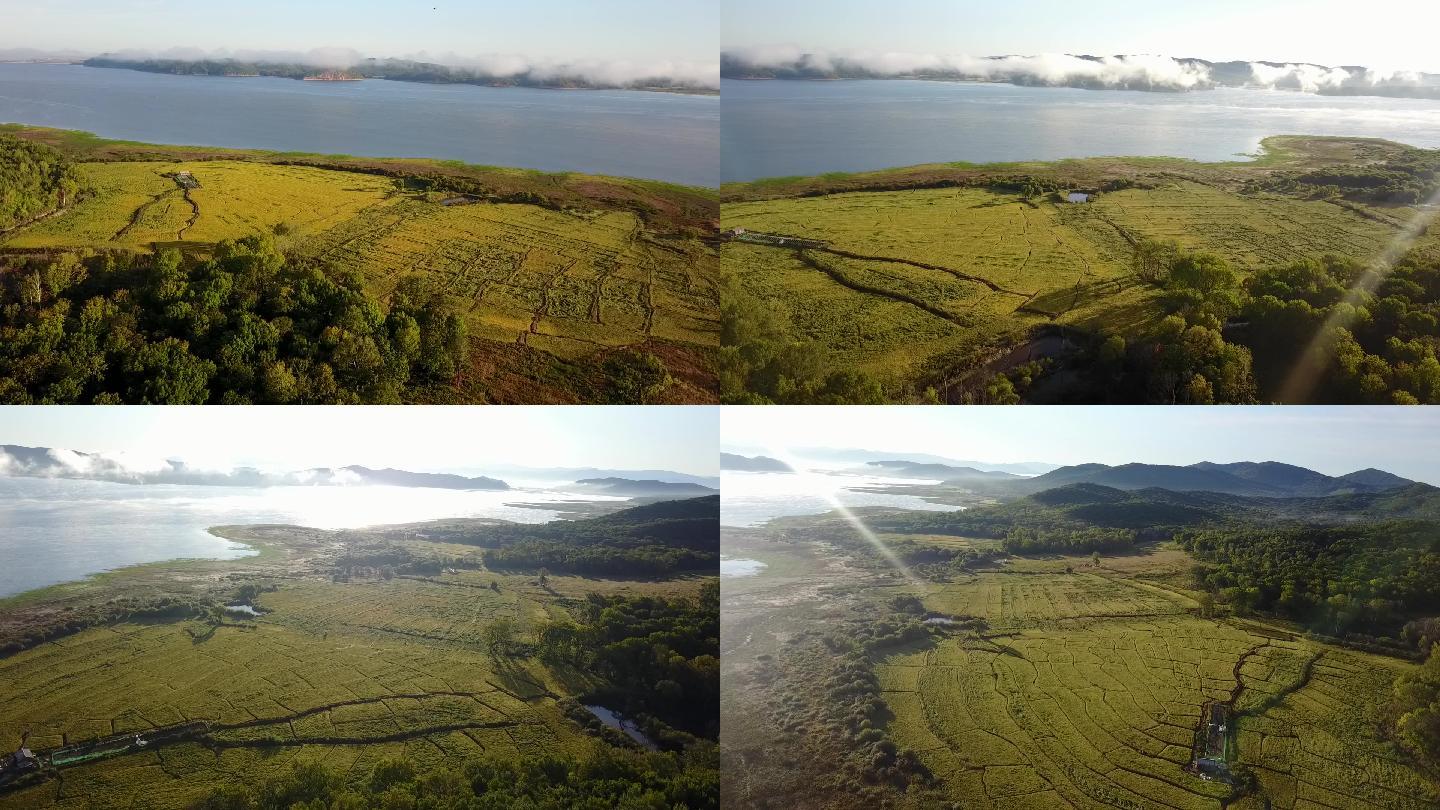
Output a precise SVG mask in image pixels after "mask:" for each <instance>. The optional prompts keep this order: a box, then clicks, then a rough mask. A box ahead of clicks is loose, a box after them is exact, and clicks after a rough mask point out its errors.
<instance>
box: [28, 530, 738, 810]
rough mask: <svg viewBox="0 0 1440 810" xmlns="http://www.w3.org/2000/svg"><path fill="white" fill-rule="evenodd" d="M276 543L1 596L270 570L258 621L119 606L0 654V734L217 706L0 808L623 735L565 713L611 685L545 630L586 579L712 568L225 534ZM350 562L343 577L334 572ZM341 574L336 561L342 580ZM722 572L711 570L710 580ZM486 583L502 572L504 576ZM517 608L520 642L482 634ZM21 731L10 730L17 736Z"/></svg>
mask: <svg viewBox="0 0 1440 810" xmlns="http://www.w3.org/2000/svg"><path fill="white" fill-rule="evenodd" d="M226 533H227V535H229V536H233V537H237V538H241V539H244V540H245V541H246V542H251V543H255V544H256V545H259V546H261V547H262V548H263V550H264V553H262V554H261V555H259V556H257V557H252V558H246V559H243V560H235V561H228V562H192V563H187V562H176V563H162V564H157V565H151V566H142V567H139V568H136V569H126V570H122V571H120V572H117V573H114V574H109V575H105V576H102V577H98V578H95V579H92V580H87V581H84V582H79V583H71V584H67V585H61V586H56V587H53V588H49V589H45V590H43V591H38V592H34V593H31V594H26V595H23V596H21V597H15V598H11V599H8V600H5V601H4V602H3V603H0V616H3V618H4V620H5V621H4V624H5V625H6V629H13V628H14V627H15V626H17V625H19V624H21V623H23V622H25V621H31V622H34V621H38V620H39V619H40V618H43V617H45V616H52V615H55V614H70V613H71V612H72V611H80V610H83V608H84V607H85V606H87V605H93V604H103V603H105V602H107V601H108V600H113V599H116V598H124V597H128V596H136V595H143V596H154V595H157V594H163V593H188V594H198V595H199V597H200V598H202V599H214V600H217V601H224V599H225V598H226V596H225V595H226V594H228V593H231V592H233V591H234V589H235V588H236V587H238V586H239V585H240V584H243V583H247V582H253V583H264V584H266V585H274V586H276V589H275V590H273V591H270V592H265V593H262V594H261V595H260V596H259V597H258V598H257V599H256V600H255V601H254V604H255V605H256V606H257V607H259V608H261V609H262V610H263V611H265V612H264V613H263V615H261V616H259V617H258V618H248V617H233V616H232V617H230V618H227V619H226V620H225V621H223V622H221V623H219V624H218V625H217V624H216V623H215V622H213V621H205V620H202V619H198V618H188V619H167V620H155V621H125V622H121V623H117V624H108V625H103V626H96V627H92V628H90V629H84V630H81V631H79V632H76V633H73V634H69V635H64V636H62V637H59V638H56V639H55V640H53V641H51V642H48V643H44V644H41V645H39V646H34V647H31V648H29V649H26V650H24V651H22V652H19V653H16V654H13V655H9V656H7V657H0V684H3V685H4V689H3V690H0V692H3V694H0V739H4V740H7V741H16V740H19V739H20V736H21V734H22V733H24V732H26V731H28V732H30V734H31V736H30V739H29V744H30V747H31V748H33V749H36V750H42V749H52V748H55V747H58V746H62V745H73V744H76V743H79V742H83V741H86V740H90V739H94V738H97V737H105V736H109V735H113V734H123V733H127V732H145V731H147V730H151V729H156V728H163V727H166V726H172V725H175V724H180V723H188V722H192V721H203V722H205V723H207V724H208V725H209V734H208V735H207V736H206V737H205V738H204V739H201V740H195V741H188V742H179V743H174V744H165V745H157V746H154V747H153V748H151V749H148V750H138V751H132V752H130V753H128V754H124V755H121V756H116V757H112V758H109V759H104V760H100V761H97V762H93V763H90V764H83V765H78V766H74V767H67V768H64V769H62V770H60V771H59V773H58V776H59V778H52V779H50V780H47V781H44V782H41V783H40V784H37V785H34V786H31V787H27V788H23V789H20V790H18V791H13V792H4V793H0V807H6V808H11V807H13V808H21V807H37V806H46V807H77V808H79V807H96V806H106V807H116V806H146V807H157V808H158V807H188V806H191V805H192V804H193V803H194V802H196V801H197V800H199V799H201V798H203V797H204V796H206V795H208V794H209V793H210V792H211V791H212V790H214V789H216V788H220V787H224V786H227V785H255V784H258V783H260V782H262V781H264V780H265V779H268V778H273V777H276V776H279V775H283V774H285V773H288V772H289V770H290V768H291V767H292V766H293V765H294V764H296V763H309V762H319V763H323V764H324V765H326V766H327V767H329V768H331V769H332V770H334V771H337V772H338V773H340V774H342V775H344V774H348V775H351V776H352V777H353V778H363V777H364V775H365V774H366V773H368V771H369V770H370V769H371V768H373V767H374V766H375V765H376V764H377V763H378V762H380V761H381V760H383V759H385V758H387V757H392V756H404V757H406V758H407V759H409V760H411V761H413V762H415V763H417V765H419V766H420V767H421V768H431V767H441V766H443V767H447V768H453V767H455V766H456V765H457V763H459V762H462V761H464V760H466V759H470V758H475V757H478V756H481V755H493V756H496V757H500V758H502V759H509V760H517V761H518V760H521V759H529V758H535V757H541V756H544V755H559V756H575V757H583V756H585V755H586V754H587V753H588V752H592V751H594V750H596V749H597V748H599V747H603V746H606V745H612V744H614V743H615V739H614V738H613V737H607V736H605V735H603V734H597V731H596V729H594V728H587V727H586V726H584V725H581V724H580V723H577V722H576V721H575V720H574V719H572V716H573V715H571V714H567V711H566V709H567V706H568V707H569V708H570V710H571V712H573V711H574V704H573V699H575V698H578V697H581V696H582V695H584V694H586V693H587V692H588V691H589V690H591V689H593V688H597V687H599V686H601V685H602V684H601V682H600V680H599V679H598V678H597V677H596V676H595V675H593V674H591V673H589V672H585V671H580V670H577V669H576V668H574V667H570V666H567V665H563V664H555V663H553V662H551V663H542V662H541V661H540V660H539V658H537V657H536V655H535V653H534V649H535V648H534V645H535V642H536V633H537V628H538V627H540V626H541V625H542V624H543V623H545V622H547V621H549V620H565V619H569V618H571V617H572V616H573V615H574V611H575V610H576V609H577V607H578V606H580V605H583V603H584V601H585V597H586V595H587V594H592V593H599V594H605V595H629V596H671V597H674V596H681V597H694V596H696V595H697V594H698V593H699V591H700V589H701V586H702V585H703V583H704V582H705V579H706V578H704V577H692V578H682V579H672V580H663V581H628V580H623V579H604V580H600V579H586V578H581V577H571V576H550V577H548V578H546V581H545V582H544V583H543V584H542V583H541V582H540V581H539V580H538V579H537V578H536V576H535V575H534V574H528V575H527V574H499V573H495V572H491V571H487V570H485V569H484V568H483V567H479V566H477V565H476V560H478V556H477V555H478V554H479V552H480V549H479V548H477V547H476V546H473V545H456V544H441V543H432V542H427V541H424V540H419V539H414V532H413V531H411V532H404V533H402V536H406V537H409V538H410V539H407V540H397V539H396V537H395V536H393V535H383V536H382V535H380V534H370V533H367V532H363V531H362V532H352V533H340V534H335V533H329V532H313V531H307V530H297V529H291V528H270V529H245V528H239V529H228V530H226ZM397 548H399V549H402V550H403V552H404V553H405V554H407V555H409V558H410V559H419V560H426V559H445V560H452V561H453V560H457V559H461V558H465V559H466V560H467V562H466V564H465V567H461V568H456V569H446V570H445V571H443V572H441V573H437V574H433V575H412V574H400V575H394V576H390V575H383V576H382V574H381V571H380V569H379V568H378V567H360V568H345V566H343V565H341V567H339V568H337V567H335V566H337V565H339V564H340V563H338V562H337V561H339V560H343V559H344V556H343V555H349V556H350V557H351V558H352V559H354V558H358V557H363V556H364V555H367V554H376V553H385V554H393V553H395V551H396V549H397ZM342 571H348V572H349V573H348V576H349V581H336V580H337V579H338V574H339V573H341V572H342ZM331 572H335V574H336V575H334V576H332V573H331ZM712 581H713V580H712ZM492 584H493V585H494V587H493V588H492ZM502 619H503V620H508V621H509V622H510V623H511V624H512V627H513V630H514V638H513V642H512V643H511V645H510V646H509V648H508V649H499V650H497V649H495V648H492V647H491V646H490V645H489V644H488V642H487V637H486V631H487V630H488V629H489V628H490V627H491V626H492V625H494V624H495V623H496V622H497V621H500V620H502ZM7 744H9V743H8V742H7Z"/></svg>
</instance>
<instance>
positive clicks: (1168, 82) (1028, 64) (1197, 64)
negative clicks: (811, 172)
mask: <svg viewBox="0 0 1440 810" xmlns="http://www.w3.org/2000/svg"><path fill="white" fill-rule="evenodd" d="M720 71H721V75H722V76H725V77H727V78H798V79H824V78H830V79H836V78H839V79H860V78H873V79H884V78H919V79H950V80H972V81H996V82H1009V83H1011V84H1017V85H1031V86H1043V87H1088V88H1107V89H1119V90H1161V91H1174V92H1181V91H1187V90H1205V89H1212V88H1215V87H1257V88H1268V89H1277V90H1297V91H1302V92H1308V93H1359V92H1364V91H1376V90H1386V89H1388V90H1404V89H1416V90H1440V74H1423V73H1414V72H1409V71H1380V70H1373V69H1370V68H1365V67H1354V66H1347V67H1326V66H1323V65H1313V64H1303V63H1282V62H1211V61H1208V60H1204V59H1177V58H1174V57H1170V56H1155V55H1144V54H1141V55H1122V56H1077V55H1073V54H1039V55H1036V56H1015V55H1011V56H985V57H975V56H965V55H947V54H924V53H904V52H874V51H805V50H802V49H801V48H799V47H798V46H793V45H776V46H766V47H756V48H741V49H735V50H730V51H726V52H725V53H723V54H722V55H721V58H720Z"/></svg>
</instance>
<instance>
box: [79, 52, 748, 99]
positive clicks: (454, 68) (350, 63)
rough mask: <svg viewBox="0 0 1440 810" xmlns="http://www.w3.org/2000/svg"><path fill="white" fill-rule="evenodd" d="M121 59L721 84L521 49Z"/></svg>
mask: <svg viewBox="0 0 1440 810" xmlns="http://www.w3.org/2000/svg"><path fill="white" fill-rule="evenodd" d="M101 56H102V57H103V58H105V59H113V60H122V61H133V62H142V61H155V60H163V61H176V62H204V61H214V62H239V63H244V64H252V65H260V64H264V65H303V66H306V67H311V68H316V69H331V70H346V69H349V70H361V71H363V72H367V73H368V72H381V73H383V72H384V71H386V70H394V71H414V70H416V69H418V68H427V69H432V70H439V71H444V72H447V73H448V74H450V78H453V79H454V80H457V81H460V80H473V79H494V80H509V81H513V82H516V83H521V84H526V83H535V84H545V83H571V84H575V83H579V84H586V85H594V86H597V87H641V86H644V87H659V86H666V87H696V88H710V89H713V88H716V87H719V85H720V67H719V65H718V64H717V63H716V62H713V61H710V62H704V61H684V60H664V59H662V60H631V59H619V60H606V59H572V60H563V59H539V58H533V57H528V56H524V55H522V54H479V55H473V56H466V55H461V54H455V53H445V54H440V55H434V54H430V53H428V52H424V51H421V52H419V53H413V54H407V55H404V56H402V57H398V58H384V59H377V58H371V57H367V56H365V55H364V54H362V53H360V52H359V51H357V50H355V49H353V48H339V47H335V48H314V49H311V50H308V51H273V50H235V51H231V50H218V51H207V50H201V49H198V48H169V49H166V50H161V51H147V50H134V49H131V50H123V51H115V52H111V53H105V54H102V55H101Z"/></svg>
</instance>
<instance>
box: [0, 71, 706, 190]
mask: <svg viewBox="0 0 1440 810" xmlns="http://www.w3.org/2000/svg"><path fill="white" fill-rule="evenodd" d="M0 121H3V122H9V123H20V124H33V125H38V126H47V127H59V128H62V129H81V130H85V131H87V132H94V133H96V134H97V135H101V136H103V137H106V138H119V139H123V140H134V141H145V142H148V143H164V144H192V145H200V146H224V147H233V148H253V149H276V150H282V151H293V152H320V153H324V154H350V155H365V156H369V157H426V158H445V159H451V160H463V161H465V162H467V163H480V164H488V165H494V166H519V167H524V168H529V169H542V170H545V171H575V172H586V173H590V174H610V175H619V176H623V177H644V178H650V179H654V180H664V181H667V182H671V183H682V184H685V185H697V186H714V185H716V184H717V182H718V173H719V163H720V152H719V139H720V100H719V99H718V98H716V97H714V96H687V95H679V94H674V93H645V92H635V91H622V90H614V91H611V90H583V91H582V90H538V89H528V88H518V87H513V88H512V87H505V88H501V87H477V86H473V85H458V84H455V85H446V84H420V83H415V82H389V81H381V80H373V79H372V80H366V81H363V82H302V81H297V80H295V79H278V78H261V77H254V78H249V77H247V78H225V77H219V76H169V75H165V74H158V73H142V72H139V71H133V70H119V69H110V68H88V67H83V66H81V65H24V64H0Z"/></svg>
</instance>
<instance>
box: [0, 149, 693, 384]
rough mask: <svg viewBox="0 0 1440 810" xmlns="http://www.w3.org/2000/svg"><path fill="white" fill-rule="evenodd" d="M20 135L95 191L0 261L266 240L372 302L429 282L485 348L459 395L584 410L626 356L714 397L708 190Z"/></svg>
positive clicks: (27, 231)
mask: <svg viewBox="0 0 1440 810" xmlns="http://www.w3.org/2000/svg"><path fill="white" fill-rule="evenodd" d="M17 134H20V135H22V136H23V137H33V138H36V139H39V140H46V141H53V142H54V143H55V145H57V147H59V148H61V149H62V150H64V151H69V152H74V153H75V157H76V160H77V171H78V172H79V174H80V176H81V178H82V180H83V181H84V183H85V185H86V187H87V189H88V192H87V194H86V195H85V196H82V198H81V199H80V200H79V201H78V202H76V203H75V204H73V205H72V206H71V207H70V208H68V209H67V210H64V211H62V212H60V213H58V214H57V215H55V216H53V217H50V218H47V219H44V220H42V221H40V222H37V223H35V224H34V225H32V226H30V227H27V228H22V229H20V230H18V231H15V232H13V233H10V234H7V235H6V236H5V237H4V238H3V239H0V252H3V251H13V252H17V253H36V252H50V251H56V250H94V251H152V250H158V249H162V248H178V249H180V250H182V251H183V252H185V253H187V254H192V255H198V256H204V255H206V254H208V252H209V250H210V249H211V247H212V246H213V245H214V244H215V243H217V242H219V241H221V240H226V239H238V238H241V237H244V236H248V235H252V234H257V233H259V234H273V235H276V237H277V239H278V240H279V243H280V247H281V248H282V250H284V252H285V253H286V254H287V255H290V256H293V257H297V258H306V259H317V260H319V261H320V262H321V263H323V264H324V265H326V266H328V267H330V268H332V269H334V270H336V271H341V272H352V273H355V274H356V275H357V276H358V277H359V278H360V279H361V280H362V281H363V282H364V283H365V285H366V287H367V291H368V292H370V293H371V294H373V295H377V296H382V297H384V296H389V295H390V294H391V292H393V290H394V289H395V286H396V284H397V283H398V282H399V280H400V279H401V278H403V277H406V276H410V275H417V274H418V275H419V276H421V277H422V278H423V279H424V280H425V281H426V282H427V283H428V286H429V287H430V289H432V290H434V291H437V292H440V293H442V294H443V295H444V296H446V297H447V298H448V299H449V300H450V301H451V303H452V305H453V306H454V307H455V308H456V309H457V310H458V311H460V312H461V313H462V314H463V315H464V316H465V317H466V319H467V321H468V327H469V330H468V331H469V334H470V336H471V339H472V343H474V344H475V345H477V346H478V347H479V349H480V351H478V352H477V353H476V356H477V361H476V363H475V364H474V368H473V369H472V372H471V375H470V376H472V377H474V378H475V379H476V381H477V382H478V385H477V384H472V383H470V382H467V383H466V384H465V387H466V389H467V392H468V391H469V390H471V389H478V390H477V391H476V393H478V394H479V395H480V396H484V397H485V398H486V400H488V401H498V402H509V401H557V402H571V401H581V400H584V399H586V398H587V397H591V396H593V392H590V391H589V388H591V387H593V385H594V380H593V379H590V378H591V377H593V376H594V373H593V372H594V370H595V369H597V368H599V366H600V364H602V363H603V362H604V360H605V359H606V358H607V357H608V356H610V355H611V354H613V353H614V352H616V351H617V350H622V349H624V350H633V351H637V352H646V353H650V354H653V355H655V356H656V357H658V358H659V359H660V360H661V362H662V363H663V364H664V365H665V366H666V367H667V368H668V369H669V370H670V371H671V374H672V377H673V379H674V380H675V381H676V384H674V385H672V386H670V390H668V391H666V392H665V393H664V395H663V396H664V398H665V399H666V401H676V402H709V401H714V399H715V398H716V392H715V390H714V388H715V385H714V378H713V369H712V367H711V366H712V357H711V354H712V351H713V349H714V348H715V347H717V346H718V345H719V331H720V327H719V293H718V265H719V258H718V253H717V251H716V250H715V249H714V247H713V246H710V245H709V244H707V243H706V242H705V241H704V237H705V236H706V235H707V234H710V233H713V231H714V227H715V211H716V210H718V206H717V205H715V204H714V203H713V201H712V200H710V199H706V193H705V192H703V191H701V190H695V189H681V188H679V187H669V186H663V185H662V184H654V183H645V182H642V181H628V180H623V179H613V178H591V177H585V176H580V175H574V176H571V175H541V174H539V173H534V172H530V173H526V172H517V171H513V170H503V169H487V168H484V167H465V166H461V165H458V164H449V163H443V162H435V161H369V162H363V161H357V160H354V159H345V158H342V157H334V158H323V159H322V158H320V157H319V156H302V155H275V154H270V153H250V152H241V151H228V150H197V149H192V148H186V147H148V148H145V149H141V148H140V147H141V145H127V144H123V143H117V142H105V141H98V140H96V141H95V143H90V141H86V140H83V139H79V140H77V138H78V134H75V133H57V132H54V131H49V130H23V131H21V132H19V133H17ZM117 156H118V157H121V159H118V160H117V159H116V157H117ZM91 158H93V159H91ZM447 184H448V185H447ZM447 187H460V188H464V189H471V190H473V191H474V193H471V192H470V191H467V192H465V193H461V192H455V191H445V190H443V189H445V188H447ZM467 395H468V393H467Z"/></svg>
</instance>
